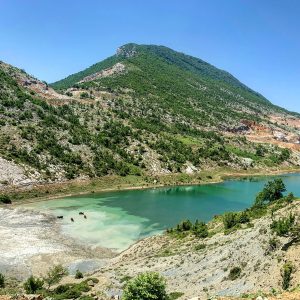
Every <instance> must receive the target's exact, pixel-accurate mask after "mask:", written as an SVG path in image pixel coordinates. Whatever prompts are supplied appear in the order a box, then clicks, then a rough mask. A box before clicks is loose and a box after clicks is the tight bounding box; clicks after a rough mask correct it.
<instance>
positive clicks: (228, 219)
mask: <svg viewBox="0 0 300 300" xmlns="http://www.w3.org/2000/svg"><path fill="white" fill-rule="evenodd" d="M223 224H224V227H225V229H230V228H232V227H234V226H235V225H236V224H238V222H237V213H233V212H228V213H225V214H224V216H223Z"/></svg>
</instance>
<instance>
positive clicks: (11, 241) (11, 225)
mask: <svg viewBox="0 0 300 300" xmlns="http://www.w3.org/2000/svg"><path fill="white" fill-rule="evenodd" d="M295 171H299V170H294V169H293V170H291V169H290V170H285V171H284V172H283V171H282V170H276V171H274V172H273V173H272V174H270V172H269V174H268V175H266V174H262V173H254V172H253V173H251V174H249V173H244V172H240V173H234V174H232V173H230V172H228V173H225V172H224V173H223V175H222V177H220V179H219V180H218V181H217V180H209V181H207V182H205V183H203V182H201V183H191V182H186V183H181V184H177V186H186V185H201V184H202V185H203V184H213V183H218V182H221V181H223V180H230V179H238V178H240V179H243V178H248V177H258V176H270V175H278V174H288V173H296V172H295ZM207 176H208V175H207ZM212 179H215V178H212ZM164 186H168V187H172V185H170V184H168V185H158V184H156V185H153V186H134V187H130V186H128V187H125V188H124V189H121V190H135V189H149V188H154V187H155V188H156V187H164ZM107 191H120V189H117V188H109V189H106V190H101V191H100V192H107ZM84 194H87V192H86V191H84V192H82V195H84ZM76 195H78V194H76ZM70 196H71V194H70ZM63 197H66V195H64V196H63ZM57 198H60V197H58V196H57V195H53V196H52V197H50V196H49V197H44V198H33V199H23V200H20V201H17V202H15V203H14V204H13V205H12V206H5V207H4V206H1V207H0V217H1V219H2V220H3V221H2V224H1V225H0V235H1V236H2V240H3V241H5V243H3V245H2V247H1V246H0V253H3V254H5V253H8V254H9V255H6V256H5V259H4V260H3V262H2V264H1V265H0V267H1V269H4V270H8V269H10V270H9V272H10V274H11V275H15V274H18V275H19V276H21V277H23V278H24V277H26V276H28V275H30V274H31V273H30V272H33V273H34V274H39V273H44V272H45V271H46V270H47V269H48V268H49V267H50V266H51V265H53V264H58V263H61V264H64V265H68V266H71V265H73V267H72V268H73V269H76V266H77V265H78V264H80V265H81V266H85V265H91V268H90V269H88V270H87V271H94V270H95V269H96V268H98V267H99V266H100V265H103V263H105V262H106V259H107V262H108V261H109V260H110V258H112V257H114V256H115V255H117V256H119V254H117V253H116V252H114V251H112V250H109V249H107V248H105V247H102V245H101V246H99V247H97V248H95V247H92V246H91V245H88V246H84V245H83V244H81V243H80V242H79V241H78V240H76V239H74V238H72V237H70V236H69V235H68V236H66V235H64V234H63V233H62V230H61V229H62V227H61V223H60V222H59V220H57V218H56V217H55V215H51V212H50V213H48V212H47V211H45V213H43V212H40V211H39V210H31V209H28V208H27V209H26V205H25V204H28V203H34V202H36V201H45V200H51V199H57ZM139 242H140V241H136V242H135V243H133V244H132V245H131V246H129V247H128V248H127V249H130V248H131V247H132V246H133V245H135V244H136V243H139ZM127 249H126V250H124V251H127ZM24 251H25V252H24ZM122 252H123V251H122ZM14 257H18V259H19V261H15V259H14ZM16 266H17V267H16Z"/></svg>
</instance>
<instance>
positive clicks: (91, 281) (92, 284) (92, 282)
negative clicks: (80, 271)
mask: <svg viewBox="0 0 300 300" xmlns="http://www.w3.org/2000/svg"><path fill="white" fill-rule="evenodd" d="M87 285H88V286H91V287H93V286H95V283H94V281H93V280H89V281H88V282H87Z"/></svg>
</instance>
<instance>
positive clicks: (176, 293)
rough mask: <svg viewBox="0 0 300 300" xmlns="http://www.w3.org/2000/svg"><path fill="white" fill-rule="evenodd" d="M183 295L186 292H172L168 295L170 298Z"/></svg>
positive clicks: (171, 299) (173, 299) (169, 299)
mask: <svg viewBox="0 0 300 300" xmlns="http://www.w3.org/2000/svg"><path fill="white" fill-rule="evenodd" d="M183 295H184V293H182V292H172V293H170V294H169V295H168V300H176V299H178V298H180V297H181V296H183Z"/></svg>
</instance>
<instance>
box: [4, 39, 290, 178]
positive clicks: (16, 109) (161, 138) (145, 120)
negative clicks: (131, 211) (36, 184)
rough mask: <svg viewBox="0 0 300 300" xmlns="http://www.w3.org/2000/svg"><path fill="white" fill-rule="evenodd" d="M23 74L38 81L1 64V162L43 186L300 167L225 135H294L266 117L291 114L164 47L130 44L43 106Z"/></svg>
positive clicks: (66, 83)
mask: <svg viewBox="0 0 300 300" xmlns="http://www.w3.org/2000/svg"><path fill="white" fill-rule="evenodd" d="M117 63H119V66H120V65H122V68H121V69H117V68H116V64H117ZM116 70H117V71H116ZM16 74H21V75H22V76H23V77H24V76H27V77H28V78H27V77H26V78H27V79H26V81H28V80H29V81H30V80H31V81H33V82H36V81H37V80H36V79H32V78H31V79H30V76H29V75H28V74H26V73H24V72H23V71H21V70H18V69H16V68H13V67H8V65H5V64H2V65H1V64H0V87H1V88H0V116H1V122H0V126H1V133H0V157H2V158H5V159H7V160H9V161H13V162H15V163H17V164H18V165H20V166H23V167H25V168H27V171H26V172H27V173H28V174H29V173H34V172H35V171H37V172H38V173H39V174H40V175H37V176H41V177H40V178H42V179H43V180H63V179H65V178H66V179H72V178H76V177H79V176H85V177H95V176H96V177H97V176H104V175H109V174H118V175H122V176H125V175H129V174H132V175H143V174H145V175H146V174H151V175H159V174H168V173H178V172H188V170H189V172H190V171H191V170H192V171H193V172H197V171H199V170H203V169H207V168H216V167H229V168H235V169H244V168H265V167H270V166H275V165H276V166H279V165H280V164H284V165H294V164H295V163H296V162H295V159H294V158H293V157H292V154H291V152H290V151H289V150H286V149H280V148H278V147H277V146H274V145H269V144H254V143H251V142H249V141H247V139H246V138H245V137H244V136H243V135H232V134H231V135H228V134H226V133H228V132H232V131H231V130H232V128H235V127H236V126H239V124H240V122H241V120H252V121H255V122H257V123H258V124H259V123H261V124H265V125H266V126H269V125H270V126H271V127H272V126H273V127H274V129H276V128H277V127H276V126H278V128H279V129H280V128H284V130H293V129H292V128H289V127H288V126H285V127H283V126H282V125H280V126H281V127H280V126H279V125H276V124H273V123H272V124H271V123H270V120H269V116H268V115H269V114H274V113H277V114H278V113H280V114H282V115H283V116H292V115H291V114H290V113H288V112H287V111H285V110H284V109H282V108H279V107H277V106H274V105H273V104H271V103H270V102H269V101H267V100H266V99H265V98H264V97H262V96H261V95H259V94H258V93H256V92H254V91H252V90H251V89H249V88H248V87H246V86H245V85H243V84H242V83H240V82H239V81H238V80H237V79H236V78H234V77H233V76H232V75H230V74H229V73H227V72H225V71H222V70H219V69H217V68H215V67H213V66H212V65H210V64H208V63H206V62H204V61H202V60H200V59H197V58H194V57H191V56H187V55H185V54H182V53H178V52H176V51H173V50H171V49H169V48H166V47H163V46H145V45H136V44H128V45H125V46H123V47H121V48H119V49H118V51H117V54H116V55H114V56H112V57H110V58H108V59H106V60H104V61H102V62H100V63H97V64H95V65H93V66H91V67H90V68H88V69H86V70H84V71H82V72H79V73H76V74H74V75H71V76H69V77H67V78H66V79H64V80H61V81H59V82H56V83H54V84H52V86H53V87H54V88H55V89H56V90H57V91H59V92H60V93H62V94H65V95H67V96H68V97H70V98H69V100H64V99H65V98H63V97H60V98H59V99H49V95H48V96H47V100H45V99H44V98H43V95H42V94H38V93H36V92H35V90H32V89H30V86H28V84H25V85H24V82H23V83H20V80H19V81H18V78H19V77H18V76H15V75H16ZM87 76H92V77H90V78H86V77H87ZM81 80H83V81H82V82H80V81H81ZM53 95H54V96H55V94H53Z"/></svg>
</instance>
